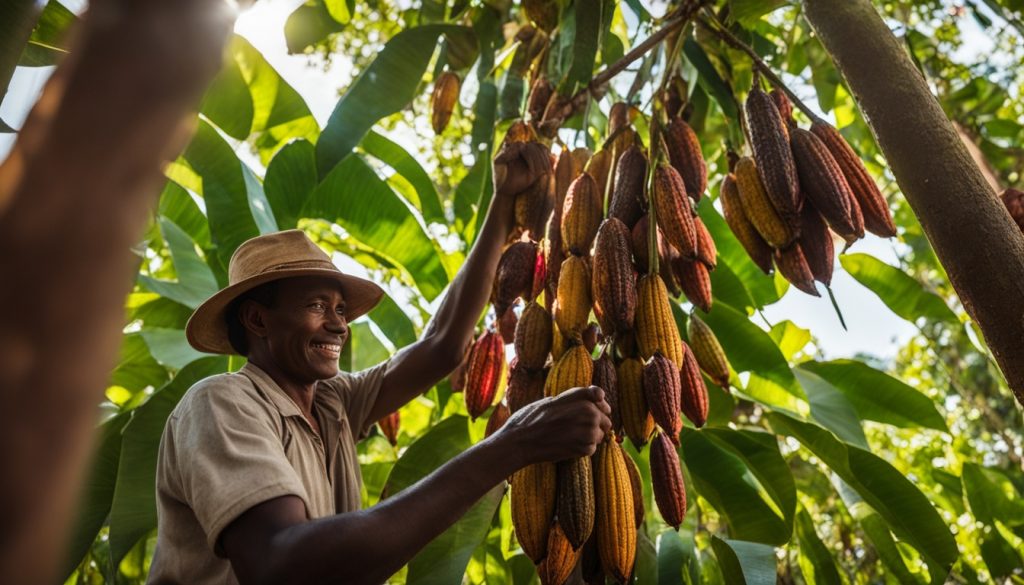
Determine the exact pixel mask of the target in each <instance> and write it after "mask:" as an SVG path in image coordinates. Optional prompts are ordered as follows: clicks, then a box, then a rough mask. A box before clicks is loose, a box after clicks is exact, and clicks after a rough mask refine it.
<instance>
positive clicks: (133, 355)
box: [110, 333, 167, 392]
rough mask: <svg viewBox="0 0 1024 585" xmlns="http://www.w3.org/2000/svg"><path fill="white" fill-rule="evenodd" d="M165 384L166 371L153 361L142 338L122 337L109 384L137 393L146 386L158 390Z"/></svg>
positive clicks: (136, 334)
mask: <svg viewBox="0 0 1024 585" xmlns="http://www.w3.org/2000/svg"><path fill="white" fill-rule="evenodd" d="M166 382H167V370H166V369H164V367H163V366H161V365H160V363H159V362H157V361H156V360H155V359H153V356H152V355H151V354H150V353H149V346H148V345H146V342H145V340H144V339H142V336H141V335H139V334H138V333H129V334H128V335H125V336H124V337H122V338H121V353H120V356H119V357H118V362H117V367H116V368H114V372H113V373H112V374H111V375H110V384H111V385H113V386H121V387H122V388H125V389H127V390H128V391H130V392H138V391H140V390H143V389H145V388H146V387H147V386H152V387H154V388H158V387H160V386H163V385H164V383H166Z"/></svg>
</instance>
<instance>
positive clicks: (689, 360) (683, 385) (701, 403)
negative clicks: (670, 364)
mask: <svg viewBox="0 0 1024 585" xmlns="http://www.w3.org/2000/svg"><path fill="white" fill-rule="evenodd" d="M679 382H680V398H681V402H682V407H681V410H682V411H683V414H685V415H686V418H688V419H690V422H692V423H693V426H695V427H697V428H700V427H702V426H704V423H706V422H707V421H708V387H707V386H706V385H705V384H704V377H703V376H701V375H700V366H699V365H697V358H696V357H695V355H694V353H693V349H691V348H689V347H687V348H686V357H685V358H683V367H682V368H680V369H679ZM677 436H678V435H677ZM669 438H672V437H669ZM673 442H674V443H677V444H678V440H674V441H673Z"/></svg>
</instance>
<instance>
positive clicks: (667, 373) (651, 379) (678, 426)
mask: <svg viewBox="0 0 1024 585" xmlns="http://www.w3.org/2000/svg"><path fill="white" fill-rule="evenodd" d="M684 359H685V358H684ZM680 392H681V389H680V386H679V368H678V367H676V365H675V364H674V363H672V360H670V359H668V358H667V357H665V356H663V355H661V352H655V354H654V355H653V356H652V357H651V360H650V361H649V362H647V364H646V365H644V398H646V399H647V408H648V409H649V410H650V411H651V416H652V417H654V422H655V423H656V424H657V425H658V426H659V427H661V429H662V431H663V432H665V433H668V435H669V437H675V439H674V441H673V442H676V441H678V437H679V431H680V430H682V428H683V421H682V420H680V419H679V410H680V408H681V405H680V400H681V397H680Z"/></svg>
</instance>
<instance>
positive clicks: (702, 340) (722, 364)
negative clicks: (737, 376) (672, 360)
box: [687, 313, 729, 388]
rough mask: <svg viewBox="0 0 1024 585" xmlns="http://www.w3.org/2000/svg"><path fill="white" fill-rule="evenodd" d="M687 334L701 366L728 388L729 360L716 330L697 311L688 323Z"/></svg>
mask: <svg viewBox="0 0 1024 585" xmlns="http://www.w3.org/2000/svg"><path fill="white" fill-rule="evenodd" d="M687 335H688V336H689V337H690V348H691V349H692V350H693V356H694V358H696V359H697V364H699V365H700V368H701V369H702V370H704V372H705V373H706V374H707V375H708V377H709V378H711V379H712V380H714V382H715V384H718V385H719V386H721V387H722V388H728V387H729V360H728V359H727V358H726V357H725V350H724V349H722V344H721V343H719V342H718V337H716V336H715V332H714V331H712V330H711V328H710V327H708V324H707V323H705V322H704V320H703V319H701V318H700V317H698V316H697V314H696V313H692V314H691V315H690V321H689V323H687Z"/></svg>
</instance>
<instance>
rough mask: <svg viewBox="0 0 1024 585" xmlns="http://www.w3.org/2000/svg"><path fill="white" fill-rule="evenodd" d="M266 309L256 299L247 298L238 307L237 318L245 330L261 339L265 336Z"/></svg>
mask: <svg viewBox="0 0 1024 585" xmlns="http://www.w3.org/2000/svg"><path fill="white" fill-rule="evenodd" d="M266 310H267V308H266V307H264V306H263V305H261V304H259V303H257V302H256V301H254V300H251V299H250V300H247V301H245V302H243V303H242V306H240V307H239V308H238V320H239V321H241V323H242V327H245V330H246V331H248V332H249V333H251V334H252V335H254V336H256V337H258V338H261V339H262V338H264V337H266V336H267V326H266V319H265V312H266Z"/></svg>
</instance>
